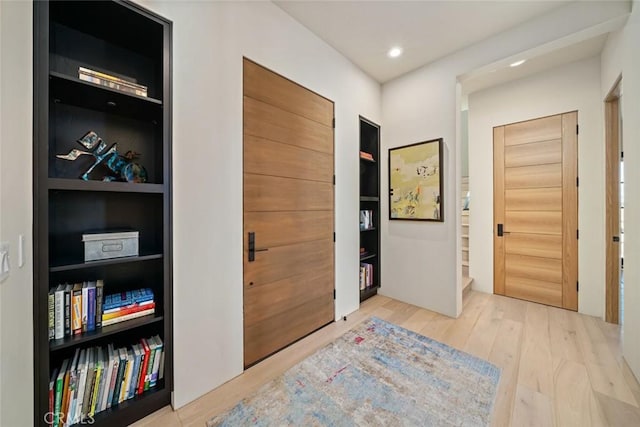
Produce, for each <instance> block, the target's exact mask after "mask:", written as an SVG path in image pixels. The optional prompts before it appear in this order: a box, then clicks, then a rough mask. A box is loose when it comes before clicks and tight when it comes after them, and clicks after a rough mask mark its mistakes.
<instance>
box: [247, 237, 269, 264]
mask: <svg viewBox="0 0 640 427" xmlns="http://www.w3.org/2000/svg"><path fill="white" fill-rule="evenodd" d="M248 246H249V248H248V249H249V250H248V252H249V257H248V261H249V262H253V261H255V260H256V252H266V251H268V250H269V248H261V249H256V233H255V232H254V231H250V232H249V241H248Z"/></svg>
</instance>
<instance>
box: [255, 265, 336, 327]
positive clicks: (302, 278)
mask: <svg viewBox="0 0 640 427" xmlns="http://www.w3.org/2000/svg"><path fill="white" fill-rule="evenodd" d="M328 294H333V272H332V271H330V270H327V269H324V270H311V271H307V272H305V273H303V274H299V275H297V276H292V277H287V278H286V279H282V280H278V281H277V282H270V283H263V284H262V285H259V284H257V285H256V284H254V285H252V286H250V285H247V284H245V286H244V301H245V310H244V322H245V325H247V326H248V327H251V326H253V325H254V324H255V323H258V322H262V321H265V320H266V319H268V318H269V317H273V316H276V315H278V314H280V313H285V312H287V310H289V309H290V308H291V307H294V306H296V305H297V304H298V301H304V300H305V299H316V298H319V297H322V296H323V295H328Z"/></svg>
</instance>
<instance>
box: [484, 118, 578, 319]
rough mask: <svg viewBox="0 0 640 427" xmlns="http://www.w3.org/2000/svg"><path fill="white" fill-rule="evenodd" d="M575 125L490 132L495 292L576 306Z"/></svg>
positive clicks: (525, 125) (552, 123) (530, 124)
mask: <svg viewBox="0 0 640 427" xmlns="http://www.w3.org/2000/svg"><path fill="white" fill-rule="evenodd" d="M577 122H578V113H577V112H571V113H565V114H560V115H557V116H551V117H544V118H540V119H535V120H530V121H526V122H521V123H514V124H510V125H506V126H499V127H496V128H494V129H493V150H494V292H495V293H496V294H499V295H506V296H510V297H515V298H520V299H525V300H528V301H534V302H538V303H542V304H547V305H553V306H556V307H563V308H567V309H570V310H577V309H578V289H577V288H578V189H577V186H578V182H577V177H578V160H577V158H578V156H577V132H578V127H577Z"/></svg>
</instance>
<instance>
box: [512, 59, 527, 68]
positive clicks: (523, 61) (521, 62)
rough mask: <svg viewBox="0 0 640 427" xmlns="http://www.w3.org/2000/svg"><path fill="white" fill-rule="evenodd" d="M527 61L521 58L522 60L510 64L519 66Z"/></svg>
mask: <svg viewBox="0 0 640 427" xmlns="http://www.w3.org/2000/svg"><path fill="white" fill-rule="evenodd" d="M525 62H527V60H526V59H521V60H520V61H516V62H514V63H513V64H510V65H509V66H510V67H517V66H519V65H522V64H524V63H525Z"/></svg>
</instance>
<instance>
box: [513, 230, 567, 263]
mask: <svg viewBox="0 0 640 427" xmlns="http://www.w3.org/2000/svg"><path fill="white" fill-rule="evenodd" d="M504 242H505V252H506V253H508V254H513V255H527V256H536V257H545V258H555V259H562V236H561V235H555V236H554V235H549V234H525V233H513V234H509V235H506V236H505V237H504Z"/></svg>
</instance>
